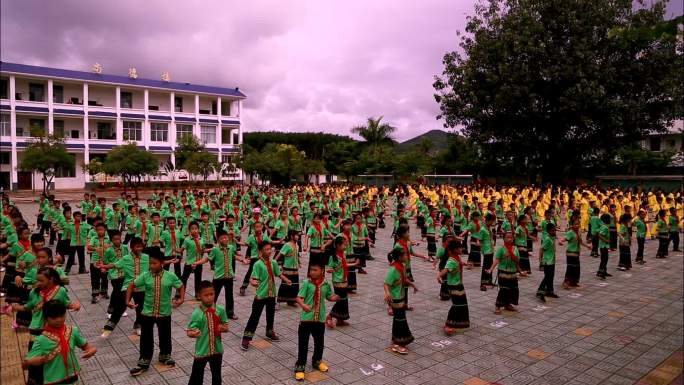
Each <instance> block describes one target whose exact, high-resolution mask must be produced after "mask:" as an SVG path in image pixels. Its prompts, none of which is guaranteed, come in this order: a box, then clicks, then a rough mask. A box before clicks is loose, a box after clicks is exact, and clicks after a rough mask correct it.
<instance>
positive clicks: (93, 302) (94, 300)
mask: <svg viewBox="0 0 684 385" xmlns="http://www.w3.org/2000/svg"><path fill="white" fill-rule="evenodd" d="M97 302H98V299H97V297H93V298H91V299H90V303H91V304H96V303H97Z"/></svg>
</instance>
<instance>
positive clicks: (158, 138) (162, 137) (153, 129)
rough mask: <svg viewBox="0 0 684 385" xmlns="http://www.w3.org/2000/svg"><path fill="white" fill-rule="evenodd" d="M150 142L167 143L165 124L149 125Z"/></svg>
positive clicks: (166, 127) (167, 135)
mask: <svg viewBox="0 0 684 385" xmlns="http://www.w3.org/2000/svg"><path fill="white" fill-rule="evenodd" d="M150 140H151V141H153V142H168V140H169V125H168V124H166V123H150Z"/></svg>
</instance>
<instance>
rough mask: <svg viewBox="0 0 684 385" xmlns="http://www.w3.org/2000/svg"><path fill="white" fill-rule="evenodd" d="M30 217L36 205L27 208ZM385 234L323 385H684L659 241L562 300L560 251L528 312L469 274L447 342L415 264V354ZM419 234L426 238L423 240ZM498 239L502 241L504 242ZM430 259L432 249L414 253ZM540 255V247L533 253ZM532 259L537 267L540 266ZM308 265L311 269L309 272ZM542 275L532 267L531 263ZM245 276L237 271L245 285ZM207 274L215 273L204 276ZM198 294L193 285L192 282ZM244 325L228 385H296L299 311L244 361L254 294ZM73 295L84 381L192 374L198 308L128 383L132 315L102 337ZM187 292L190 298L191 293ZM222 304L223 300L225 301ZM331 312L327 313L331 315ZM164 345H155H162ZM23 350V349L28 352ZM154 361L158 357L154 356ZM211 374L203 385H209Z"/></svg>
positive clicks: (586, 267)
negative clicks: (387, 302)
mask: <svg viewBox="0 0 684 385" xmlns="http://www.w3.org/2000/svg"><path fill="white" fill-rule="evenodd" d="M20 208H21V209H22V211H23V212H25V213H26V214H27V217H28V218H33V217H32V216H31V213H32V212H33V210H34V208H33V207H30V205H26V204H20ZM390 224H391V219H390V221H389V223H388V229H384V230H381V231H380V232H379V234H378V242H377V245H376V247H375V249H372V250H373V254H374V256H375V257H376V260H375V261H372V262H369V266H368V269H367V270H368V275H365V276H364V275H359V276H358V277H359V290H358V294H357V295H354V296H351V299H350V314H351V319H350V322H351V325H350V326H348V327H344V328H338V329H336V330H332V331H331V330H328V331H326V336H325V337H326V344H325V345H326V346H325V353H324V360H325V361H326V362H328V363H329V366H330V371H329V372H328V373H326V374H322V373H318V372H309V373H307V380H308V381H309V382H315V383H317V384H389V383H399V384H406V385H409V384H460V383H465V384H471V385H474V384H489V383H498V384H511V385H512V384H554V385H556V384H632V383H641V384H649V385H660V384H669V383H681V371H682V354H681V349H682V344H683V327H682V324H683V321H682V318H683V314H682V294H683V293H682V274H683V266H682V265H683V262H682V261H683V259H682V254H681V253H679V255H672V253H671V254H670V258H668V259H665V260H656V259H653V256H654V255H655V250H656V247H657V244H656V242H655V241H649V242H647V243H646V260H647V264H646V265H644V266H639V265H635V267H634V268H633V270H632V271H629V272H619V271H617V270H616V266H617V253H611V256H610V261H609V267H610V269H609V271H610V272H611V273H612V274H613V275H614V277H612V278H609V279H608V280H606V281H600V280H597V279H596V278H595V277H594V273H595V271H596V267H597V264H598V260H597V259H593V258H590V257H588V252H584V251H583V257H582V287H581V288H579V289H575V290H572V291H565V290H563V289H562V288H560V284H561V282H562V279H563V275H564V272H565V266H564V262H565V257H564V255H565V251H564V247H559V249H558V253H557V255H558V256H559V258H558V261H559V264H558V265H557V266H556V279H555V285H556V287H557V293H558V294H559V295H560V298H559V299H555V300H554V299H550V300H549V302H548V303H546V304H544V305H542V304H541V303H540V302H539V301H538V300H537V299H536V298H535V295H534V294H535V291H536V288H537V286H538V284H539V282H540V280H541V278H542V273H541V272H538V271H537V270H536V268H533V270H534V272H533V274H532V276H531V277H529V278H524V279H521V281H520V294H521V295H520V306H519V309H520V312H519V313H509V312H504V314H503V315H500V316H497V315H495V314H493V309H494V299H495V298H496V294H497V291H496V290H489V291H487V292H481V291H479V279H480V271H479V270H472V271H466V272H465V287H466V291H467V295H468V303H469V307H470V321H471V327H470V329H468V330H466V331H465V332H463V333H459V334H457V335H455V336H452V337H446V336H445V335H444V334H443V332H442V326H443V323H444V320H445V319H446V314H447V312H448V310H449V305H450V303H449V302H442V301H440V300H439V299H438V296H437V294H438V291H439V286H438V284H437V282H436V280H435V271H434V270H432V269H431V264H429V263H425V262H422V261H417V260H416V261H414V263H413V273H414V276H415V278H416V281H417V285H418V286H419V289H420V291H419V292H418V293H416V294H411V295H410V302H411V304H412V305H413V306H414V307H415V311H413V312H409V313H408V319H409V325H410V327H411V330H412V332H413V334H414V336H415V337H416V341H415V342H414V343H413V344H411V345H410V346H409V348H410V349H411V352H410V353H409V354H408V355H407V356H398V355H395V354H393V353H390V352H388V351H387V350H386V349H387V347H388V345H389V341H390V331H391V322H392V318H391V317H389V316H388V315H387V313H386V309H385V306H384V305H383V297H382V280H383V278H384V274H385V272H386V268H387V264H386V259H385V255H386V253H387V251H388V250H389V248H390V246H391V244H390V243H391V240H390V230H389V228H390V227H391V226H390ZM414 237H415V238H416V239H418V238H419V234H417V233H416V232H415V229H414ZM499 242H500V241H499ZM418 250H419V251H420V252H423V253H425V244H424V243H423V244H421V245H420V246H418ZM535 255H536V250H535ZM535 259H536V258H535ZM305 265H306V264H305ZM535 267H536V265H535ZM245 270H246V267H245V266H241V265H239V264H238V271H237V275H238V276H239V277H240V278H241V277H242V276H243V275H244V273H245ZM204 272H205V277H207V278H209V277H210V275H209V274H210V273H208V270H207V269H206V268H205V270H204ZM189 282H190V283H189V284H190V285H192V279H191V280H189ZM235 291H236V313H237V315H238V316H239V317H240V319H239V320H238V321H233V322H231V323H230V331H229V332H228V333H227V334H225V335H224V337H223V341H224V348H225V354H224V356H223V368H222V374H223V383H224V384H291V383H296V381H294V379H293V378H292V368H293V365H294V361H295V355H296V348H297V346H296V345H297V342H296V341H297V325H298V317H299V311H298V310H296V309H294V308H289V307H287V306H283V307H281V309H280V310H279V311H278V312H277V313H276V318H275V329H276V332H278V333H279V334H280V336H281V341H279V342H275V343H270V342H267V341H265V340H263V339H262V337H263V333H264V327H265V320H264V319H263V317H262V322H261V323H260V325H259V328H258V329H257V337H256V338H255V340H254V342H253V347H252V348H251V349H250V350H249V351H248V352H243V351H241V350H240V348H239V344H240V338H241V335H242V331H243V329H244V326H245V323H246V322H247V318H248V317H249V313H250V307H251V303H252V295H253V291H249V292H248V295H247V296H245V297H240V296H237V289H236V290H235ZM69 292H70V295H71V296H72V297H73V298H77V299H78V300H80V301H81V303H82V305H83V308H82V309H81V311H80V312H76V313H70V320H69V322H72V323H73V324H76V325H78V326H79V327H80V328H81V330H82V331H83V333H84V335H85V336H86V337H87V338H88V340H89V341H90V342H92V343H94V344H95V345H96V346H97V348H98V353H97V355H96V356H95V357H94V358H92V359H90V360H88V361H84V362H82V363H81V366H82V369H83V370H82V373H81V383H84V384H97V385H103V384H118V385H125V384H186V383H187V382H188V377H189V374H190V370H191V364H192V351H193V344H194V340H193V339H190V338H188V337H186V335H185V326H186V324H187V321H188V318H189V315H190V313H191V312H192V309H193V307H194V306H195V305H194V304H192V303H190V302H186V303H185V304H183V305H182V306H181V307H180V308H178V309H176V310H175V311H174V313H173V322H174V328H173V330H172V335H173V358H174V359H175V360H176V362H177V364H176V367H175V368H173V369H167V368H151V369H150V370H149V371H148V372H147V373H145V374H143V375H142V376H140V377H137V378H132V377H130V376H129V374H128V369H129V368H130V367H132V366H133V365H135V363H136V361H137V358H138V337H136V336H132V319H131V317H128V318H123V319H122V321H121V322H120V324H119V326H118V328H117V329H116V330H115V331H114V332H113V333H112V334H111V336H110V337H109V338H108V339H106V340H103V339H101V338H100V337H99V335H100V332H101V328H102V326H103V325H104V323H105V321H106V313H105V310H106V307H107V304H106V302H105V301H102V302H100V303H98V304H96V305H91V304H90V301H89V298H90V289H89V276H88V275H73V276H71V284H70V285H69ZM191 292H193V291H192V289H191ZM219 301H220V302H222V301H223V297H221V299H220V300H219ZM329 308H330V307H328V309H329ZM1 336H2V353H3V359H2V372H3V376H2V383H3V384H5V383H7V384H8V385H9V384H14V383H21V382H22V381H21V377H19V373H20V371H19V370H18V368H17V364H18V353H19V352H18V351H17V350H18V349H21V352H23V351H24V349H25V346H24V344H25V341H26V336H25V335H24V334H19V335H18V336H17V335H15V334H14V333H13V332H11V331H10V330H9V321H8V318H7V317H2V335H1ZM155 338H156V337H155ZM20 345H21V346H20ZM155 360H156V352H155ZM209 377H210V375H209V371H208V368H207V375H206V377H205V382H207V383H209V382H208V381H209Z"/></svg>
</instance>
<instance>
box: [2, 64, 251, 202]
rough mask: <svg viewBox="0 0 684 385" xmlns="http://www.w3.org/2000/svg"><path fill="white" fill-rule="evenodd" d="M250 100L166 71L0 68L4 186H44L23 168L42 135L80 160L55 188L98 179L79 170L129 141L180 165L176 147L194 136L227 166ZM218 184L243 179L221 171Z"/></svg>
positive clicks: (64, 171) (239, 138)
mask: <svg viewBox="0 0 684 385" xmlns="http://www.w3.org/2000/svg"><path fill="white" fill-rule="evenodd" d="M245 98H246V96H245V95H244V94H243V93H242V92H241V91H240V90H239V89H238V88H224V87H216V86H204V85H197V84H191V83H182V82H172V81H170V78H169V75H168V73H163V74H162V75H161V79H159V80H155V79H143V78H138V76H137V71H136V70H135V68H131V69H129V73H128V76H122V75H111V74H105V73H103V70H102V66H100V65H99V64H96V65H94V66H93V68H92V70H91V71H89V72H88V71H72V70H65V69H57V68H48V67H38V66H32V65H25V64H17V63H7V62H0V187H2V188H4V189H12V190H14V189H31V188H34V187H35V188H36V189H40V188H42V179H41V176H40V175H39V174H35V175H34V174H33V173H31V172H24V171H22V170H21V168H20V165H21V161H22V157H23V151H24V149H25V148H26V147H27V145H28V144H29V143H30V141H31V140H32V137H35V136H40V133H45V132H47V133H50V134H55V135H59V136H61V137H63V138H64V140H65V145H66V147H67V149H68V151H69V153H70V154H72V156H73V157H74V158H75V166H74V168H71V169H58V170H55V174H56V175H55V179H54V188H55V189H66V188H83V187H85V186H86V183H88V182H97V181H100V180H97V179H98V178H102V177H104V176H103V175H89V174H88V173H87V172H84V171H83V168H82V166H83V165H84V164H88V163H89V162H90V161H92V160H93V159H95V158H102V159H103V158H104V157H105V156H106V155H107V153H108V152H109V151H110V150H112V148H114V147H115V146H118V145H121V144H125V143H127V142H135V143H136V144H137V145H138V147H140V148H141V149H145V150H147V151H150V152H151V153H153V154H154V155H155V156H156V157H158V158H159V161H160V167H161V165H163V164H165V163H167V162H169V161H170V162H172V163H174V164H175V159H174V149H175V147H176V143H177V141H178V140H179V139H181V138H182V137H184V136H188V135H194V136H196V137H197V138H199V139H200V140H201V141H202V142H203V143H204V145H205V147H206V149H207V150H208V151H210V152H212V153H215V154H216V156H217V157H218V159H219V161H220V162H221V163H230V162H232V157H234V156H235V155H237V154H239V152H240V144H241V143H242V127H241V124H240V116H241V113H242V103H243V101H244V100H245ZM186 175H187V174H186ZM175 177H176V176H175V175H174V178H175ZM215 178H222V179H242V174H241V173H240V172H239V171H238V172H232V173H226V172H223V171H222V172H220V173H218V175H216V176H215ZM170 179H172V178H171V177H170V176H169V175H163V176H162V175H159V176H155V177H154V178H153V179H151V180H170ZM181 179H182V176H181ZM110 180H111V178H110Z"/></svg>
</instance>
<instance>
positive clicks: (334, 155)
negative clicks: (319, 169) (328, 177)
mask: <svg viewBox="0 0 684 385" xmlns="http://www.w3.org/2000/svg"><path fill="white" fill-rule="evenodd" d="M360 153H361V147H360V146H359V144H358V143H357V142H353V141H341V142H335V143H330V144H328V145H327V146H325V151H324V155H323V166H324V167H325V169H326V170H328V172H329V173H330V174H332V175H340V176H342V177H344V178H345V179H347V180H349V179H350V178H351V177H353V176H354V175H356V170H355V169H356V167H357V162H358V158H359V154H360Z"/></svg>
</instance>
